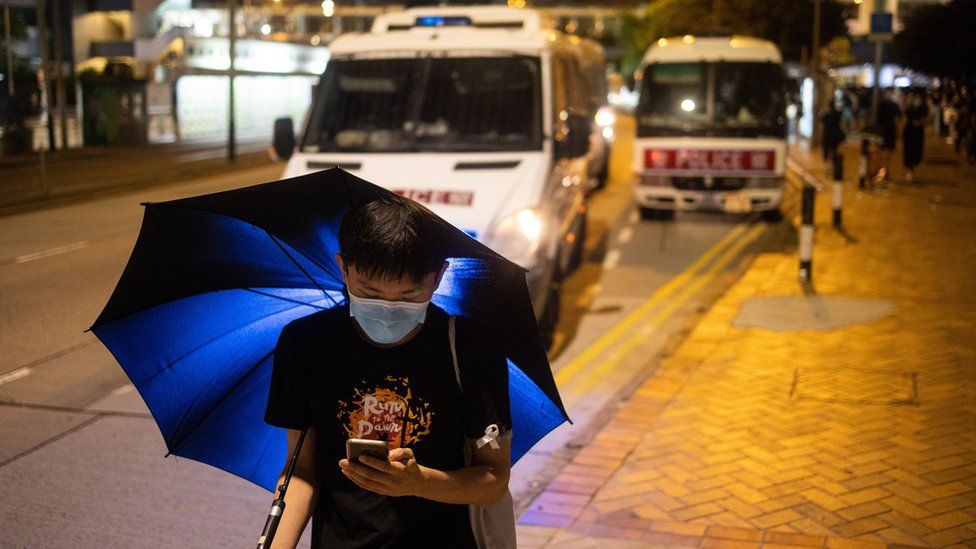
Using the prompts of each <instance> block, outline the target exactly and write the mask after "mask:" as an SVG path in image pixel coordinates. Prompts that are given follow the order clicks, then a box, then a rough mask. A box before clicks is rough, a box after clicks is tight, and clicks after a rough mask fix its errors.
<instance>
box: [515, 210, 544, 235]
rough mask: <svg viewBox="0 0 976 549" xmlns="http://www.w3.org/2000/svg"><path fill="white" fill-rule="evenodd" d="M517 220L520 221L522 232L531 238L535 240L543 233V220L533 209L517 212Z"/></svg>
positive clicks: (519, 225) (519, 226)
mask: <svg viewBox="0 0 976 549" xmlns="http://www.w3.org/2000/svg"><path fill="white" fill-rule="evenodd" d="M515 222H516V223H518V228H519V230H520V231H522V234H524V235H525V237H526V238H528V239H529V240H533V241H534V240H536V239H537V238H539V235H540V234H542V220H541V219H539V216H538V215H537V214H536V213H535V212H534V211H533V210H530V209H525V210H521V211H520V212H518V213H517V214H515Z"/></svg>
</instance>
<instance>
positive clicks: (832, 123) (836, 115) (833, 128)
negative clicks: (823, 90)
mask: <svg viewBox="0 0 976 549" xmlns="http://www.w3.org/2000/svg"><path fill="white" fill-rule="evenodd" d="M820 121H821V122H822V123H823V159H824V161H825V162H830V161H832V160H833V158H834V155H836V154H837V148H838V147H840V144H841V143H843V142H844V130H843V129H842V128H841V127H840V124H841V112H840V111H839V110H838V109H837V102H836V101H831V102H830V105H828V107H827V110H826V112H824V113H823V114H822V115H820Z"/></svg>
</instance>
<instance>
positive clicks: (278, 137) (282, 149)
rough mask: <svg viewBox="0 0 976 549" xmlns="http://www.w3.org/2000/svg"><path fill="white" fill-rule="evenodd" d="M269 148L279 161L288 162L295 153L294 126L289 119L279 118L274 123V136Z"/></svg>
mask: <svg viewBox="0 0 976 549" xmlns="http://www.w3.org/2000/svg"><path fill="white" fill-rule="evenodd" d="M273 136H274V137H273V138H272V141H271V147H272V148H273V149H274V154H275V155H276V156H277V157H278V158H279V159H281V160H288V159H289V158H291V155H292V153H293V152H295V125H294V123H292V121H291V118H279V119H277V120H275V121H274V134H273Z"/></svg>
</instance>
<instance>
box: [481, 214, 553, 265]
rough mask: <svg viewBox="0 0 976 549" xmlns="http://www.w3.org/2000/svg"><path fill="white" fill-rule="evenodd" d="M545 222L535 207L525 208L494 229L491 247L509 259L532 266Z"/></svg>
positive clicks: (503, 220)
mask: <svg viewBox="0 0 976 549" xmlns="http://www.w3.org/2000/svg"><path fill="white" fill-rule="evenodd" d="M544 232H545V224H544V223H543V221H542V217H541V216H540V215H539V212H538V211H537V210H535V209H534V208H525V209H522V210H519V211H517V212H515V213H513V214H511V215H508V216H506V217H505V218H503V219H502V220H501V221H500V222H499V223H498V225H497V226H496V228H495V230H494V236H493V238H492V239H491V247H492V248H493V249H494V250H495V251H496V252H498V253H500V254H502V255H503V256H505V257H506V258H508V259H509V260H511V261H513V262H515V263H518V264H519V265H521V266H523V267H526V268H531V267H532V266H533V265H534V263H535V254H536V252H538V251H539V246H540V245H541V243H542V235H543V233H544Z"/></svg>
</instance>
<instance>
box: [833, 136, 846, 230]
mask: <svg viewBox="0 0 976 549" xmlns="http://www.w3.org/2000/svg"><path fill="white" fill-rule="evenodd" d="M843 209H844V155H841V154H835V155H834V227H835V228H840V226H841V222H842V218H843Z"/></svg>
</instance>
